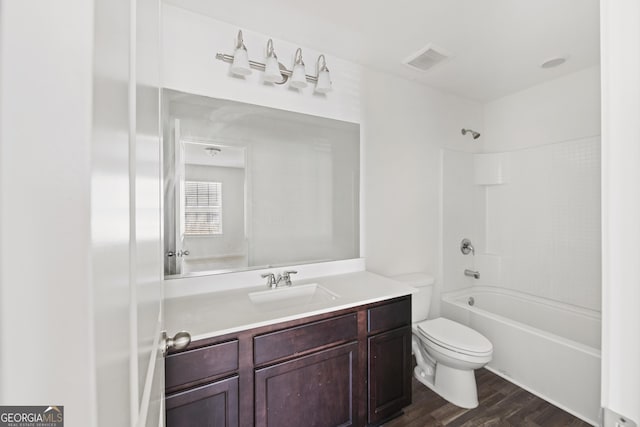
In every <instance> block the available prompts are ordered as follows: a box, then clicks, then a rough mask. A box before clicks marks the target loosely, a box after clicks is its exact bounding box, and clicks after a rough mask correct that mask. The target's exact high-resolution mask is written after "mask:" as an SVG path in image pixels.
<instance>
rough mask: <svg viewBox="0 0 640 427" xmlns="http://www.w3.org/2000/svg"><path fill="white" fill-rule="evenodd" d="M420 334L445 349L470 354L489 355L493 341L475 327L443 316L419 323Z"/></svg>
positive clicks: (491, 351)
mask: <svg viewBox="0 0 640 427" xmlns="http://www.w3.org/2000/svg"><path fill="white" fill-rule="evenodd" d="M416 329H417V330H418V332H419V333H420V335H422V336H423V337H424V338H425V339H427V340H429V341H431V342H433V343H434V344H436V345H438V346H440V347H443V348H445V349H448V350H451V351H454V352H456V353H460V354H465V355H468V356H478V357H482V356H489V355H491V354H492V353H493V345H492V344H491V342H490V341H489V340H488V339H487V338H486V337H484V336H483V335H482V334H480V333H479V332H477V331H474V330H473V329H471V328H469V327H467V326H464V325H461V324H460V323H457V322H454V321H452V320H449V319H445V318H443V317H440V318H437V319H432V320H425V321H423V322H420V323H418V325H417V328H416Z"/></svg>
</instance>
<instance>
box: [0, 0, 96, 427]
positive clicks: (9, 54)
mask: <svg viewBox="0 0 640 427" xmlns="http://www.w3.org/2000/svg"><path fill="white" fill-rule="evenodd" d="M93 13H94V10H93V2H87V1H84V0H61V1H56V2H50V1H18V2H16V1H2V2H0V55H1V61H0V123H1V126H0V219H1V222H0V259H1V260H2V266H1V268H0V378H1V380H0V404H2V405H47V404H52V405H56V404H57V405H65V421H66V423H65V425H68V426H90V425H95V414H96V393H95V377H94V374H93V373H94V367H95V366H94V359H93V348H92V345H91V343H92V342H93V339H94V338H93V337H94V335H93V330H92V323H93V313H94V312H93V303H92V292H91V286H90V283H91V256H90V234H89V231H90V228H89V227H90V204H89V198H90V191H89V190H90V186H89V184H90V145H89V144H88V141H89V139H90V137H91V102H92V98H91V81H92V55H93V46H92V41H93V16H94V15H93Z"/></svg>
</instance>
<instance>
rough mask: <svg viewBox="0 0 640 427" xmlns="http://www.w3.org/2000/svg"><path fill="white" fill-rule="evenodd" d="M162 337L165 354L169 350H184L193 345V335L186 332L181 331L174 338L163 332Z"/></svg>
mask: <svg viewBox="0 0 640 427" xmlns="http://www.w3.org/2000/svg"><path fill="white" fill-rule="evenodd" d="M162 337H163V339H164V353H166V352H168V351H169V350H183V349H185V348H187V346H188V345H189V344H191V334H190V333H189V332H186V331H180V332H178V333H177V334H175V335H174V336H173V337H169V336H167V333H166V332H163V333H162Z"/></svg>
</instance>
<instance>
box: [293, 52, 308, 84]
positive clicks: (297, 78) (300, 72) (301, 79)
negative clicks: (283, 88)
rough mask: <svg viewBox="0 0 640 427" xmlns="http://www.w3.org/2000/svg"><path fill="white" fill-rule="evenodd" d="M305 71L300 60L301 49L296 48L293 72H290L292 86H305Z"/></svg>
mask: <svg viewBox="0 0 640 427" xmlns="http://www.w3.org/2000/svg"><path fill="white" fill-rule="evenodd" d="M306 76H307V72H306V70H305V68H304V61H303V60H302V49H300V48H298V50H296V56H295V58H294V60H293V73H292V74H291V83H290V85H291V86H292V87H295V88H296V89H303V88H305V87H307V79H306Z"/></svg>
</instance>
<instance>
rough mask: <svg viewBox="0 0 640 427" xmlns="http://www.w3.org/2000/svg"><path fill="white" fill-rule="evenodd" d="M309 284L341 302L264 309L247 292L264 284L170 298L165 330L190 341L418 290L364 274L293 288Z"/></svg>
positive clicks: (329, 279)
mask: <svg viewBox="0 0 640 427" xmlns="http://www.w3.org/2000/svg"><path fill="white" fill-rule="evenodd" d="M306 283H318V284H319V285H321V286H323V287H324V288H326V289H327V290H329V291H330V292H332V293H334V294H336V295H337V296H338V298H336V299H335V300H332V301H318V302H315V303H309V304H305V305H298V306H291V307H286V308H280V309H271V310H270V309H262V308H260V306H257V305H255V304H254V303H252V302H251V300H250V299H249V293H250V292H254V291H263V290H266V289H267V287H266V286H264V285H263V286H258V287H253V288H242V289H237V290H232V291H223V292H212V293H208V294H199V295H189V296H184V297H178V298H171V299H167V300H166V302H165V322H166V329H167V332H168V334H169V335H170V336H172V335H174V334H175V333H176V332H179V331H187V332H189V333H190V334H191V340H192V341H196V340H201V339H205V338H212V337H215V336H219V335H225V334H228V333H232V332H238V331H242V330H246V329H251V328H256V327H260V326H265V325H270V324H273V323H279V322H286V321H289V320H294V319H300V318H302V317H307V316H314V315H317V314H322V313H328V312H331V311H336V310H342V309H345V308H351V307H356V306H359V305H362V304H369V303H373V302H377V301H383V300H386V299H390V298H397V297H401V296H404V295H409V294H411V293H413V292H415V289H414V288H412V287H411V286H408V285H406V284H403V283H400V282H396V281H395V280H391V279H388V278H386V277H382V276H379V275H377V274H373V273H369V272H366V271H362V272H357V273H350V274H343V275H339V276H327V277H318V278H316V279H311V280H303V281H299V282H297V281H295V280H294V283H293V286H294V287H295V286H296V285H303V284H306Z"/></svg>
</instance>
